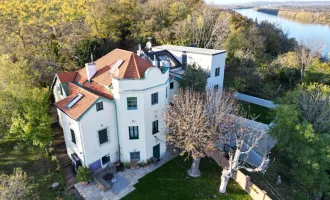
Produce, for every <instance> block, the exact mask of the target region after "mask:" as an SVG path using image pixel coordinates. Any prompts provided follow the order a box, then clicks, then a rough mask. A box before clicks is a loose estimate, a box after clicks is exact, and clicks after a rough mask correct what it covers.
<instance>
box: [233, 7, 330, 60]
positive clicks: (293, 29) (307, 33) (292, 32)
mask: <svg viewBox="0 0 330 200" xmlns="http://www.w3.org/2000/svg"><path fill="white" fill-rule="evenodd" d="M235 11H236V12H238V13H240V14H241V15H243V16H246V17H248V18H251V19H254V20H255V19H258V21H259V22H260V21H265V20H267V21H269V22H273V23H277V24H278V25H279V26H280V27H281V28H282V29H283V30H285V31H288V33H289V36H290V37H294V38H296V40H297V41H298V42H300V41H301V40H306V39H309V38H321V39H322V41H324V42H326V43H327V44H326V49H325V53H324V54H325V55H328V58H330V27H329V26H328V25H324V24H304V23H300V22H297V21H292V20H289V19H286V18H283V17H279V16H275V15H270V14H266V13H261V12H257V11H254V10H253V9H252V8H251V9H237V10H235Z"/></svg>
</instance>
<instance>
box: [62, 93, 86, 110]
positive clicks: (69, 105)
mask: <svg viewBox="0 0 330 200" xmlns="http://www.w3.org/2000/svg"><path fill="white" fill-rule="evenodd" d="M83 97H84V95H83V94H80V93H79V94H77V96H75V97H74V98H73V99H72V100H71V101H70V102H69V103H68V104H67V105H66V106H65V108H66V109H67V110H69V109H70V108H72V106H74V105H75V104H76V103H77V102H78V101H79V100H80V99H81V98H83Z"/></svg>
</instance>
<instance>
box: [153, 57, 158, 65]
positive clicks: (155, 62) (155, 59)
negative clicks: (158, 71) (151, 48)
mask: <svg viewBox="0 0 330 200" xmlns="http://www.w3.org/2000/svg"><path fill="white" fill-rule="evenodd" d="M152 64H153V65H154V66H155V67H158V61H157V58H156V55H155V54H154V61H153V62H152Z"/></svg>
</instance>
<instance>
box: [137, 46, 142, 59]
mask: <svg viewBox="0 0 330 200" xmlns="http://www.w3.org/2000/svg"><path fill="white" fill-rule="evenodd" d="M136 54H137V55H138V56H140V57H141V58H144V51H143V50H142V49H141V44H139V50H138V51H137V52H136Z"/></svg>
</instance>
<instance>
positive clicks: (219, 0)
mask: <svg viewBox="0 0 330 200" xmlns="http://www.w3.org/2000/svg"><path fill="white" fill-rule="evenodd" d="M253 1H267V0H206V2H208V3H215V4H236V3H248V2H253ZM275 1H280V2H284V1H288V0H275ZM298 1H310V2H311V1H313V0H298ZM317 1H329V0H317Z"/></svg>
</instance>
